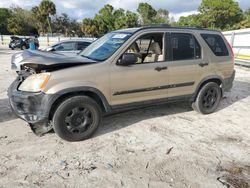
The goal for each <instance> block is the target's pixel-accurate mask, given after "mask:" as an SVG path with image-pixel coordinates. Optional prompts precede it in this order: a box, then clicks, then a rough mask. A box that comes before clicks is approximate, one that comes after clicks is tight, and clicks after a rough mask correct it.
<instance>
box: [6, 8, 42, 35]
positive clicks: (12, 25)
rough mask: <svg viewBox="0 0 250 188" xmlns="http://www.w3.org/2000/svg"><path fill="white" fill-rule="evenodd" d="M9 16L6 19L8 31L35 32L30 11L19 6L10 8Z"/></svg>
mask: <svg viewBox="0 0 250 188" xmlns="http://www.w3.org/2000/svg"><path fill="white" fill-rule="evenodd" d="M11 15H12V16H11V18H8V20H7V29H8V31H9V32H10V33H12V34H15V35H30V34H36V33H37V31H36V28H34V26H33V23H34V20H33V19H32V16H31V12H30V11H28V10H24V9H22V8H20V7H12V8H11Z"/></svg>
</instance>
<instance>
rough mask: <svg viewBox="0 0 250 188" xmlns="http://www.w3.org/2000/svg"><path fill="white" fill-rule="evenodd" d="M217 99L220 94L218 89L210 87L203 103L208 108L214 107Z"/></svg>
mask: <svg viewBox="0 0 250 188" xmlns="http://www.w3.org/2000/svg"><path fill="white" fill-rule="evenodd" d="M217 99H218V94H217V92H216V90H215V89H214V88H209V89H207V90H206V92H205V93H204V95H203V98H202V105H203V107H204V108H206V109H211V108H212V107H214V104H215V103H216V101H217Z"/></svg>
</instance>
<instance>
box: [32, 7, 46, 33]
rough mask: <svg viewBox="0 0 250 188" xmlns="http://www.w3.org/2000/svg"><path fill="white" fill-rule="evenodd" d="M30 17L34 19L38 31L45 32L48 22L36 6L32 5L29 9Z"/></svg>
mask: <svg viewBox="0 0 250 188" xmlns="http://www.w3.org/2000/svg"><path fill="white" fill-rule="evenodd" d="M31 12H32V17H33V19H34V20H35V22H34V24H35V25H36V27H37V28H38V30H39V32H40V33H43V34H44V33H46V32H47V28H48V22H47V21H46V19H47V18H46V16H44V15H43V14H42V13H41V11H40V9H39V7H38V6H34V7H32V9H31Z"/></svg>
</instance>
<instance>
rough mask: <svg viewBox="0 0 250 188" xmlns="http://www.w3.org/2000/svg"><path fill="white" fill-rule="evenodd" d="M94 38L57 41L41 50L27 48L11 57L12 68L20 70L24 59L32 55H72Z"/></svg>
mask: <svg viewBox="0 0 250 188" xmlns="http://www.w3.org/2000/svg"><path fill="white" fill-rule="evenodd" d="M93 41H94V40H91V39H72V40H65V41H61V42H59V43H56V44H54V45H52V46H48V47H46V48H44V49H41V50H25V51H23V52H18V53H16V54H14V55H12V57H11V69H12V70H15V71H16V72H19V71H20V70H21V66H22V64H23V60H25V59H26V58H29V57H31V56H38V57H39V56H50V54H51V53H53V54H54V55H57V56H64V57H65V56H68V57H72V56H75V55H77V54H78V53H79V52H80V51H82V50H83V49H85V48H86V47H87V46H89V45H90V44H91V43H92V42H93Z"/></svg>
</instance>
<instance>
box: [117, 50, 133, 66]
mask: <svg viewBox="0 0 250 188" xmlns="http://www.w3.org/2000/svg"><path fill="white" fill-rule="evenodd" d="M136 62H137V56H136V55H135V54H133V53H125V54H123V56H122V57H121V58H120V59H119V60H118V62H117V65H122V66H127V65H133V64H135V63H136Z"/></svg>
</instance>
